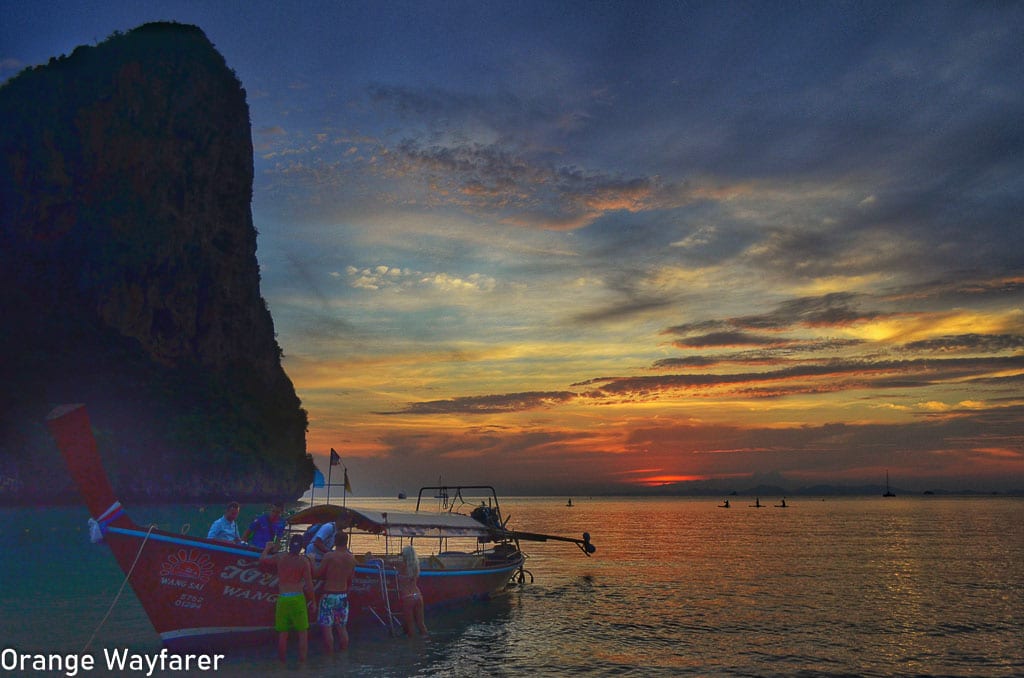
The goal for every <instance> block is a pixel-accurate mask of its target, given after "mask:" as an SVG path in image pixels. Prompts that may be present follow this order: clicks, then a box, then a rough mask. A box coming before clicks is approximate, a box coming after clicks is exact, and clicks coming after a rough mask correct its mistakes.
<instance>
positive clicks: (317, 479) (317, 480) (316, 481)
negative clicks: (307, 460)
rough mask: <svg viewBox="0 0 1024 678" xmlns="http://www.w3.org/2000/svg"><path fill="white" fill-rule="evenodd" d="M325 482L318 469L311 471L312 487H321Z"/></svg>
mask: <svg viewBox="0 0 1024 678" xmlns="http://www.w3.org/2000/svg"><path fill="white" fill-rule="evenodd" d="M326 484H327V482H326V481H325V480H324V474H323V473H320V469H318V468H315V469H313V487H323V486H324V485H326Z"/></svg>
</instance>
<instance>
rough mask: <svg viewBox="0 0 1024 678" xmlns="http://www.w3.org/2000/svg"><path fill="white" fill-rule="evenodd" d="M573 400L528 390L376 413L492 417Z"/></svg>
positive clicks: (556, 393)
mask: <svg viewBox="0 0 1024 678" xmlns="http://www.w3.org/2000/svg"><path fill="white" fill-rule="evenodd" d="M575 397H576V394H575V393H572V392H569V391H550V392H540V391H532V392H528V393H506V394H502V395H483V396H463V397H460V398H452V399H450V400H431V401H427V402H419V403H410V404H409V405H408V407H406V408H405V409H403V410H398V411H395V412H377V414H453V413H461V414H495V413H499V412H520V411H523V410H533V409H538V408H544V407H550V406H552V405H557V404H559V403H564V402H566V401H569V400H572V399H573V398H575Z"/></svg>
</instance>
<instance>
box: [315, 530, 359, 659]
mask: <svg viewBox="0 0 1024 678" xmlns="http://www.w3.org/2000/svg"><path fill="white" fill-rule="evenodd" d="M334 530H335V531H334V535H335V536H334V550H333V551H328V552H327V553H326V554H325V555H324V557H323V560H321V561H320V564H319V565H318V566H317V568H316V578H317V579H323V580H324V591H323V595H322V596H321V597H320V614H319V616H318V618H317V622H319V624H320V628H321V629H323V633H324V644H325V645H327V651H328V652H334V629H335V628H337V629H338V646H339V647H340V648H341V649H342V650H345V649H347V648H348V629H346V628H345V625H346V624H347V623H348V589H349V587H350V586H351V585H352V575H353V574H354V573H355V571H356V558H355V556H353V555H352V552H351V551H349V550H348V535H347V534H345V532H344V531H343V528H342V526H341V525H337V524H336V525H335V526H334Z"/></svg>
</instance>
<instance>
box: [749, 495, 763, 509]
mask: <svg viewBox="0 0 1024 678" xmlns="http://www.w3.org/2000/svg"><path fill="white" fill-rule="evenodd" d="M750 508H764V504H762V503H761V498H760V497H754V503H753V504H751V505H750Z"/></svg>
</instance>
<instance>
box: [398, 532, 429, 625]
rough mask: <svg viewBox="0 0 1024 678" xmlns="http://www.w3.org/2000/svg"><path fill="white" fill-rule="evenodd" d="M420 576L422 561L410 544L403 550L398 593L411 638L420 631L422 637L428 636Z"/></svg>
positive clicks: (403, 618)
mask: <svg viewBox="0 0 1024 678" xmlns="http://www.w3.org/2000/svg"><path fill="white" fill-rule="evenodd" d="M419 576H420V559H419V557H418V556H417V555H416V549H414V548H413V547H412V545H411V544H410V545H409V546H406V547H405V548H403V549H402V562H401V563H399V565H398V593H399V595H400V596H401V597H402V624H403V625H404V626H405V632H406V634H408V635H409V637H410V638H411V637H412V636H414V635H416V630H417V629H419V632H420V634H421V635H424V636H425V635H428V634H427V625H426V624H425V623H424V621H423V594H421V593H420V589H419V587H418V586H417V585H416V580H417V579H418V578H419Z"/></svg>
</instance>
